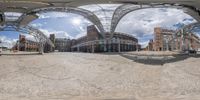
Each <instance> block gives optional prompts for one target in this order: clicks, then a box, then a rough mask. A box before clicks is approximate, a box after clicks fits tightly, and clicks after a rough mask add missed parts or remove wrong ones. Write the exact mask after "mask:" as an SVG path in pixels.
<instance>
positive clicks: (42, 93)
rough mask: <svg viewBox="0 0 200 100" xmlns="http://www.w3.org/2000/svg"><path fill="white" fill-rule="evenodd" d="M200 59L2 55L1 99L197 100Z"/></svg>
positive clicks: (199, 93)
mask: <svg viewBox="0 0 200 100" xmlns="http://www.w3.org/2000/svg"><path fill="white" fill-rule="evenodd" d="M199 61H200V58H198V57H188V58H187V59H184V60H181V61H177V62H172V63H166V64H163V65H148V64H144V63H138V62H135V61H133V60H131V59H127V58H126V57H123V56H121V55H118V54H89V53H50V54H45V55H16V56H5V55H2V56H0V100H200V67H199V65H200V62H199Z"/></svg>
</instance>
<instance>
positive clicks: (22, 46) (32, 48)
mask: <svg viewBox="0 0 200 100" xmlns="http://www.w3.org/2000/svg"><path fill="white" fill-rule="evenodd" d="M12 49H13V50H19V51H29V52H37V51H38V50H39V43H38V42H35V41H31V40H27V39H26V37H25V36H24V35H21V34H20V35H19V40H18V41H17V43H16V44H15V45H14V46H13V48H12Z"/></svg>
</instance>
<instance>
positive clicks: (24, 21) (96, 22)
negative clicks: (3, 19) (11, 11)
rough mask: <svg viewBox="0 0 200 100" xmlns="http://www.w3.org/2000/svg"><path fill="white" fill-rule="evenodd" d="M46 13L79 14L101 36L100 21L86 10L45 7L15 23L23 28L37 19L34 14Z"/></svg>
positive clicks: (102, 30) (32, 11) (102, 29)
mask: <svg viewBox="0 0 200 100" xmlns="http://www.w3.org/2000/svg"><path fill="white" fill-rule="evenodd" d="M48 11H57V12H66V13H74V14H79V15H82V16H84V17H85V18H87V19H88V20H89V21H91V22H92V23H93V24H94V25H96V26H97V28H98V29H99V31H100V33H102V34H101V35H102V36H103V33H104V32H105V31H104V28H103V25H102V24H101V22H100V20H99V19H98V17H97V16H96V15H94V14H93V13H92V12H90V11H88V10H84V9H81V8H72V7H46V8H38V9H34V10H31V11H29V12H27V13H24V14H23V15H22V16H21V17H20V18H19V19H18V20H17V23H19V25H20V26H25V25H27V24H28V23H29V22H30V21H32V20H34V19H37V18H38V16H37V15H36V13H40V12H48Z"/></svg>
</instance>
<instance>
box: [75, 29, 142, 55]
mask: <svg viewBox="0 0 200 100" xmlns="http://www.w3.org/2000/svg"><path fill="white" fill-rule="evenodd" d="M104 35H105V36H104V37H102V36H101V35H100V33H99V32H98V30H97V28H96V27H95V26H94V25H91V26H88V27H87V35H86V36H83V37H80V38H78V39H76V40H74V43H72V51H79V52H92V53H93V52H123V51H136V50H139V49H140V48H141V46H140V45H139V44H138V39H136V38H135V37H133V36H131V35H128V34H124V33H119V32H115V33H105V34H104Z"/></svg>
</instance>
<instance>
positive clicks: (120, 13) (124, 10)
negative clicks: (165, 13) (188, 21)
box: [110, 4, 200, 33]
mask: <svg viewBox="0 0 200 100" xmlns="http://www.w3.org/2000/svg"><path fill="white" fill-rule="evenodd" d="M147 8H178V9H180V8H181V9H183V8H187V10H189V11H188V12H187V13H188V14H189V15H194V14H196V16H195V19H196V20H197V21H200V16H199V15H200V11H199V10H198V9H194V8H191V7H189V6H185V5H173V4H149V5H133V4H124V5H121V6H119V7H118V8H117V9H116V10H115V12H114V14H113V17H112V20H111V30H110V31H111V33H113V32H114V31H115V29H116V27H117V25H118V23H119V21H120V20H121V19H122V18H123V17H124V16H125V15H126V14H128V13H130V12H132V11H135V10H140V9H147Z"/></svg>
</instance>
